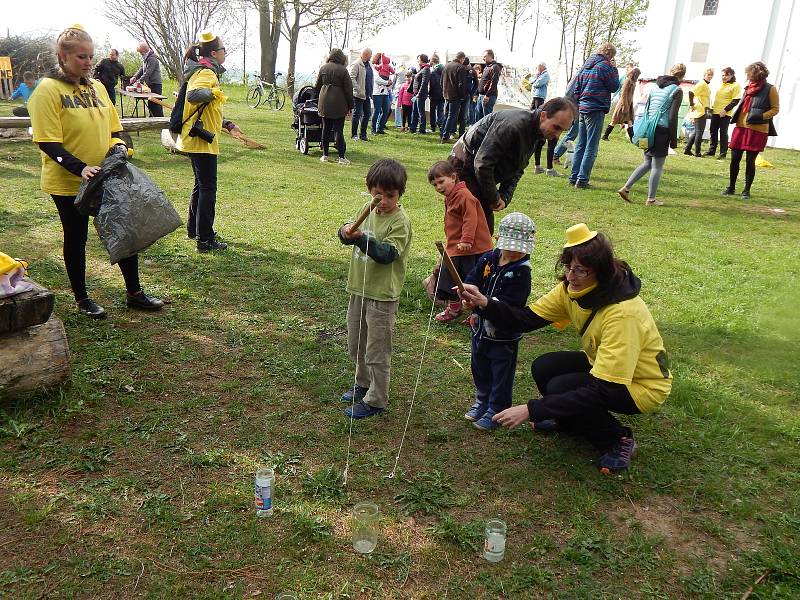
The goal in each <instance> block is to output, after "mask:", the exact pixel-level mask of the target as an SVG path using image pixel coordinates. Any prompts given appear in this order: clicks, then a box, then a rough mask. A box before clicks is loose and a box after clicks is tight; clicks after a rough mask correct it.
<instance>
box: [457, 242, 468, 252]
mask: <svg viewBox="0 0 800 600" xmlns="http://www.w3.org/2000/svg"><path fill="white" fill-rule="evenodd" d="M456 248H458V250H459V251H460V252H465V251H467V250H472V244H468V243H466V242H458V244H456Z"/></svg>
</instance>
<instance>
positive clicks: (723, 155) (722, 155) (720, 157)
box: [717, 153, 728, 160]
mask: <svg viewBox="0 0 800 600" xmlns="http://www.w3.org/2000/svg"><path fill="white" fill-rule="evenodd" d="M726 158H728V157H727V156H726V155H725V154H724V153H723V154H720V155H719V156H718V157H717V160H725V159H726Z"/></svg>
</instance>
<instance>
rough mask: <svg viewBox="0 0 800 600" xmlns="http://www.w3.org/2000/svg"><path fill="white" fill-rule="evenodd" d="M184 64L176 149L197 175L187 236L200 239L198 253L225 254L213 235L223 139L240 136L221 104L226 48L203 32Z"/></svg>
mask: <svg viewBox="0 0 800 600" xmlns="http://www.w3.org/2000/svg"><path fill="white" fill-rule="evenodd" d="M184 60H185V62H184V67H183V75H184V77H185V78H186V80H187V81H188V85H187V87H186V99H185V100H184V104H183V119H184V123H183V127H182V129H181V134H180V136H179V137H178V140H177V142H176V144H175V145H176V147H177V148H178V150H181V151H183V152H186V153H187V154H188V155H189V157H190V158H191V160H192V170H193V171H194V188H193V189H192V197H191V199H190V201H189V218H188V220H187V222H186V229H187V234H188V236H189V239H192V240H197V251H198V252H211V251H213V250H225V248H227V247H228V245H227V244H225V243H224V242H220V241H219V240H218V239H217V234H216V232H215V231H214V214H215V208H216V204H217V156H218V155H219V136H220V134H221V132H222V128H223V127H224V128H225V129H227V130H228V131H230V132H231V133H241V132H240V130H239V128H238V127H237V126H236V125H235V124H234V123H233V122H231V121H227V120H224V119H223V118H222V105H223V104H224V103H225V101H226V100H227V98H226V97H225V94H223V93H222V90H221V89H220V85H219V76H220V75H222V73H224V72H225V68H224V67H223V66H222V63H224V62H225V46H223V45H222V40H221V39H220V38H219V37H218V36H216V35H214V34H213V33H211V32H210V31H205V32H203V33H202V34H201V36H200V42H199V43H197V44H193V45H192V46H189V49H188V50H187V51H186V54H185V55H184Z"/></svg>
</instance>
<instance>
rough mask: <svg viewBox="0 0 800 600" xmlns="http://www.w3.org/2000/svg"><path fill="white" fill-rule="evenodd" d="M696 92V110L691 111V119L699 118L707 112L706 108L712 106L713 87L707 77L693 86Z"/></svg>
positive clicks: (693, 91)
mask: <svg viewBox="0 0 800 600" xmlns="http://www.w3.org/2000/svg"><path fill="white" fill-rule="evenodd" d="M692 93H693V94H694V110H692V111H690V112H689V118H690V119H699V118H700V117H702V116H704V115H705V114H706V109H707V108H711V87H710V86H709V85H708V84H707V83H706V80H705V79H701V80H700V81H699V82H698V83H697V84H695V86H694V87H693V88H692Z"/></svg>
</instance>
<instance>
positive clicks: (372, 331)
mask: <svg viewBox="0 0 800 600" xmlns="http://www.w3.org/2000/svg"><path fill="white" fill-rule="evenodd" d="M399 304H400V301H399V300H392V301H387V302H382V301H380V300H370V299H369V298H362V297H361V296H356V295H355V294H351V295H350V302H349V304H348V306H347V350H348V352H349V353H350V358H351V359H352V360H353V362H355V363H356V365H357V368H356V384H357V385H359V386H361V387H365V388H369V392H367V395H366V396H365V397H364V402H366V403H367V404H369V405H370V406H373V407H375V408H386V405H387V404H388V403H389V369H390V367H391V365H392V329H393V328H394V321H395V319H396V318H397V307H398V306H399ZM359 323H360V333H361V336H360V340H359Z"/></svg>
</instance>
